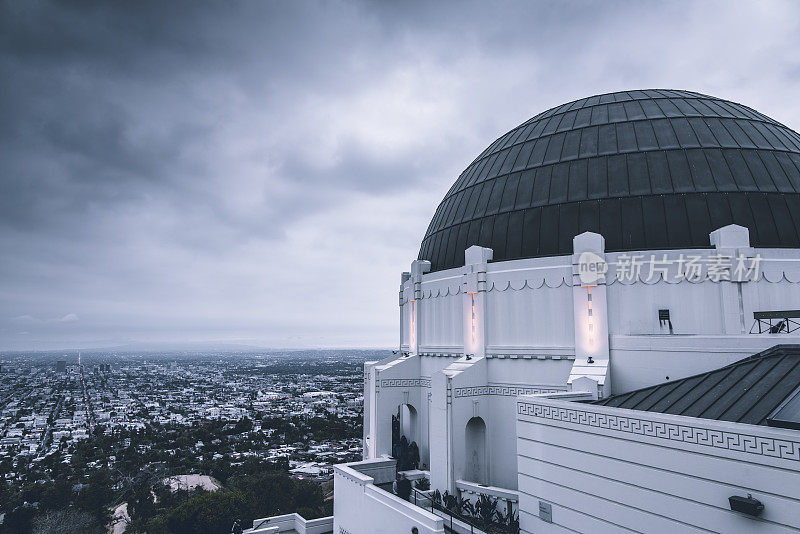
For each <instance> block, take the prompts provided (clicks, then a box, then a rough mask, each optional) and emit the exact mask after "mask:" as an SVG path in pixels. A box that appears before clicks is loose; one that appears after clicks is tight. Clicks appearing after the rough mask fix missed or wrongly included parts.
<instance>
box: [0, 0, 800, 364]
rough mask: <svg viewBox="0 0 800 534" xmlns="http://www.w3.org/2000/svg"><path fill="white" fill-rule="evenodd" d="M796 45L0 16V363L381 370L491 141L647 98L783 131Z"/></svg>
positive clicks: (546, 31) (744, 20) (223, 19)
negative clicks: (739, 113)
mask: <svg viewBox="0 0 800 534" xmlns="http://www.w3.org/2000/svg"><path fill="white" fill-rule="evenodd" d="M723 8H724V9H723ZM709 20H713V21H715V22H714V24H709ZM799 25H800V7H798V5H797V4H796V3H792V2H762V3H753V4H744V3H729V2H703V3H697V2H671V3H664V4H655V3H650V2H647V3H631V2H603V3H596V4H594V5H591V4H584V3H572V2H569V3H565V2H553V3H549V4H540V3H537V4H533V3H508V2H501V3H494V2H493V3H479V2H465V3H459V4H457V5H454V4H449V3H423V2H420V3H411V4H409V3H402V4H395V3H374V4H369V3H353V2H348V3H340V2H320V3H295V2H293V3H266V2H264V3H236V4H230V3H218V4H210V3H205V4H197V3H188V2H169V3H163V2H161V3H156V2H153V3H149V5H147V6H146V8H145V6H143V5H142V3H140V2H137V3H111V4H81V3H75V4H73V3H52V2H31V3H28V2H25V3H23V2H2V3H0V75H1V76H2V78H3V80H4V83H3V86H2V89H0V95H1V96H0V116H2V117H3V120H2V121H0V140H1V141H2V142H0V176H1V177H2V178H0V179H1V180H2V193H1V194H0V247H2V251H3V253H2V261H0V296H1V297H0V350H33V349H37V350H43V349H60V348H85V347H109V346H120V345H131V344H134V346H140V347H141V346H180V345H186V344H216V345H235V344H242V345H255V346H272V347H333V346H338V347H390V346H394V345H395V344H396V336H397V327H396V324H397V315H398V310H397V290H398V283H399V281H400V273H401V272H402V271H405V270H408V269H409V261H410V259H411V258H413V257H415V256H416V253H417V250H418V248H419V243H420V240H421V239H422V237H423V235H424V233H425V229H426V227H427V224H428V222H429V221H430V219H431V216H432V215H433V213H434V211H435V209H436V206H437V203H438V202H439V201H440V199H441V198H442V197H443V196H444V194H445V193H446V191H447V189H448V188H449V187H450V185H451V184H452V183H453V181H454V180H455V178H456V177H457V176H458V174H459V173H460V172H461V171H462V170H463V169H464V168H465V167H466V166H467V165H468V164H469V162H470V161H471V160H472V158H474V157H475V155H476V154H479V153H480V152H481V151H482V150H483V149H484V148H485V147H486V146H487V145H488V144H489V143H490V142H491V141H492V140H493V139H494V138H495V137H497V136H499V135H500V134H502V133H504V132H506V131H507V130H509V129H510V128H512V127H514V126H515V125H517V124H519V123H521V122H523V121H524V120H527V119H528V118H529V117H531V116H533V115H535V114H536V113H538V112H541V111H543V110H545V109H548V108H549V107H552V106H554V105H557V104H561V103H563V102H567V101H570V100H573V99H577V98H581V97H585V96H589V95H592V94H598V93H603V92H608V91H615V90H620V89H629V88H649V87H669V88H676V89H681V88H688V89H691V90H693V91H698V92H702V93H707V94H711V95H715V96H719V97H722V98H725V99H729V100H733V101H736V102H742V103H745V104H747V105H748V106H752V107H754V108H755V109H758V110H759V111H761V112H763V113H765V114H767V115H769V116H772V117H775V118H777V119H778V120H780V121H781V122H783V123H784V124H786V125H787V126H788V127H790V128H793V129H795V130H796V129H798V128H800V101H798V99H797V97H796V96H797V95H798V94H800V59H798V56H797V50H798V49H800V28H799V27H798V26H799Z"/></svg>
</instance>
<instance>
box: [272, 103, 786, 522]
mask: <svg viewBox="0 0 800 534" xmlns="http://www.w3.org/2000/svg"><path fill="white" fill-rule="evenodd" d="M398 303H399V310H400V313H399V317H400V320H399V326H398V333H399V338H400V340H399V343H398V350H397V353H396V354H395V355H394V356H392V357H391V358H388V359H386V360H383V361H378V362H368V363H367V364H366V365H365V370H364V379H365V386H364V460H363V461H362V462H358V463H354V464H344V465H340V466H337V467H336V469H335V501H334V518H333V525H332V526H333V529H334V532H335V533H336V534H362V533H363V534H367V533H378V532H380V533H386V534H395V533H396V534H401V533H404V534H407V533H411V532H412V528H416V529H417V530H416V531H417V532H419V533H436V532H451V531H452V532H470V531H473V532H480V531H481V530H480V529H481V527H482V526H483V528H485V530H484V531H490V530H491V528H499V527H497V525H495V526H494V527H491V528H490V527H488V526H487V523H486V522H485V521H484V522H481V521H480V519H481V517H480V516H481V514H480V513H479V511H478V510H476V508H477V507H478V503H479V502H480V499H481V496H485V499H486V502H490V501H491V503H492V505H493V506H494V505H495V504H496V512H498V513H496V514H495V516H494V518H493V519H492V521H494V523H497V524H500V523H503V522H504V521H505V522H506V523H511V526H510V527H508V528H509V530H508V532H512V531H513V529H514V527H515V526H516V524H515V522H514V521H515V520H516V519H518V521H519V527H520V528H521V531H522V532H526V533H533V532H535V533H537V534H538V533H550V532H552V533H562V532H672V531H674V532H728V533H729V532H797V531H798V530H800V514H798V510H800V431H798V429H800V347H798V346H796V345H793V344H796V343H800V337H798V335H800V135H798V134H797V133H796V132H794V131H792V130H790V129H789V128H787V127H786V126H784V125H782V124H781V123H779V122H777V121H775V120H773V119H771V118H769V117H767V116H765V115H763V114H761V113H759V112H757V111H755V110H753V109H751V108H748V107H746V106H743V105H740V104H736V103H733V102H729V101H726V100H722V99H719V98H715V97H711V96H706V95H702V94H698V93H693V92H687V91H668V90H641V91H627V92H619V93H612V94H603V95H598V96H592V97H589V98H584V99H581V100H577V101H574V102H569V103H567V104H564V105H562V106H559V107H556V108H553V109H550V110H548V111H545V112H543V113H541V114H539V115H537V116H535V117H533V118H532V119H530V120H528V121H526V122H524V123H523V124H521V125H520V126H518V127H516V128H514V129H513V130H511V131H510V132H508V133H506V134H504V135H502V136H501V137H499V138H498V139H497V140H496V141H494V142H493V143H491V145H489V147H488V148H487V149H486V150H484V151H483V153H481V154H480V155H479V156H478V157H477V158H476V159H475V160H474V161H473V162H472V163H471V164H470V165H469V166H468V167H467V168H466V170H464V172H463V173H462V174H461V175H460V176H459V177H458V179H457V180H456V181H455V183H454V184H453V186H452V187H451V188H450V190H449V191H448V193H447V194H446V195H445V197H444V199H443V200H442V202H441V203H440V204H439V207H438V209H437V210H436V213H435V214H434V215H433V218H432V220H431V222H430V225H429V227H428V230H427V232H426V234H425V236H424V237H423V239H422V244H421V247H420V250H419V255H418V257H417V259H415V260H414V261H412V262H411V268H410V271H409V272H406V273H403V274H402V276H401V280H400V291H399V299H398ZM411 443H413V444H414V445H413V447H411V446H409V445H408V444H411ZM410 448H413V450H414V453H413V455H412V456H413V458H411V460H410V463H411V464H412V465H410V466H409V460H408V459H407V458H406V459H403V458H402V457H403V455H404V453H405V452H406V451H408V450H409V449H410ZM417 451H418V460H417V459H416V456H417ZM398 462H400V463H401V464H400V465H399V466H398ZM398 467H399V468H400V469H401V470H404V471H405V475H406V477H407V478H408V479H410V480H413V481H416V480H419V479H423V478H424V479H426V480H427V481H428V482H423V483H421V484H420V487H421V488H426V486H428V485H429V487H430V489H424V490H419V491H418V490H416V489H415V490H413V491H412V495H411V497H410V498H409V500H404V499H401V498H400V497H398V496H397V495H394V494H392V489H391V486H392V484H391V483H392V481H394V479H395V471H396V469H397V468H398ZM445 492H446V495H445ZM465 502H467V503H470V504H467V505H464V504H463V503H465ZM473 512H474V513H473ZM470 516H473V519H470ZM470 523H472V524H470ZM304 528H305V527H304ZM470 529H472V530H470ZM322 531H323V530H320V532H322ZM491 531H492V532H496V531H498V530H491ZM276 532H278V530H276ZM298 532H299V530H298ZM309 532H310V531H309Z"/></svg>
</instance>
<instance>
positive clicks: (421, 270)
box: [408, 260, 431, 356]
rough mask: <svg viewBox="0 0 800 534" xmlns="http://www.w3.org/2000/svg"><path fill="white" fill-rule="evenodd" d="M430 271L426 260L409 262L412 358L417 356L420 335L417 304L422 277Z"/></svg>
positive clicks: (409, 341) (409, 348)
mask: <svg viewBox="0 0 800 534" xmlns="http://www.w3.org/2000/svg"><path fill="white" fill-rule="evenodd" d="M430 270H431V262H429V261H428V260H414V261H412V262H411V291H412V294H411V295H409V298H408V305H409V324H408V352H409V354H411V355H412V356H416V355H418V354H419V345H420V333H421V332H422V328H421V324H420V320H421V314H420V311H419V304H420V301H421V300H422V275H423V274H425V273H427V272H428V271H430Z"/></svg>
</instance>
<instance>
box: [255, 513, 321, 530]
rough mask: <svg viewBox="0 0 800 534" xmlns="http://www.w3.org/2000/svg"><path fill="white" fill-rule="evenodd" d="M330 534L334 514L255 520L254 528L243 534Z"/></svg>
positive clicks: (282, 516) (286, 515) (286, 516)
mask: <svg viewBox="0 0 800 534" xmlns="http://www.w3.org/2000/svg"><path fill="white" fill-rule="evenodd" d="M282 532H291V533H292V534H328V533H330V532H333V516H330V517H320V518H319V519H304V518H303V516H301V515H299V514H285V515H276V516H273V517H265V518H263V519H256V520H254V521H253V528H251V529H248V530H245V531H244V532H243V533H242V534H281V533H282Z"/></svg>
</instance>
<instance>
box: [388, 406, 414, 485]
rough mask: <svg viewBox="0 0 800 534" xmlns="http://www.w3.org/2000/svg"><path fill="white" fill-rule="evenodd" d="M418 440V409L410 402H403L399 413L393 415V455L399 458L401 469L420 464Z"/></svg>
mask: <svg viewBox="0 0 800 534" xmlns="http://www.w3.org/2000/svg"><path fill="white" fill-rule="evenodd" d="M418 441H419V423H418V417H417V410H416V408H414V407H413V406H412V405H410V404H401V405H399V406H398V407H397V415H392V457H393V458H396V459H397V463H398V468H399V469H400V470H401V471H403V470H407V469H416V468H417V467H418V466H419V460H420V456H419V444H418Z"/></svg>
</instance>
